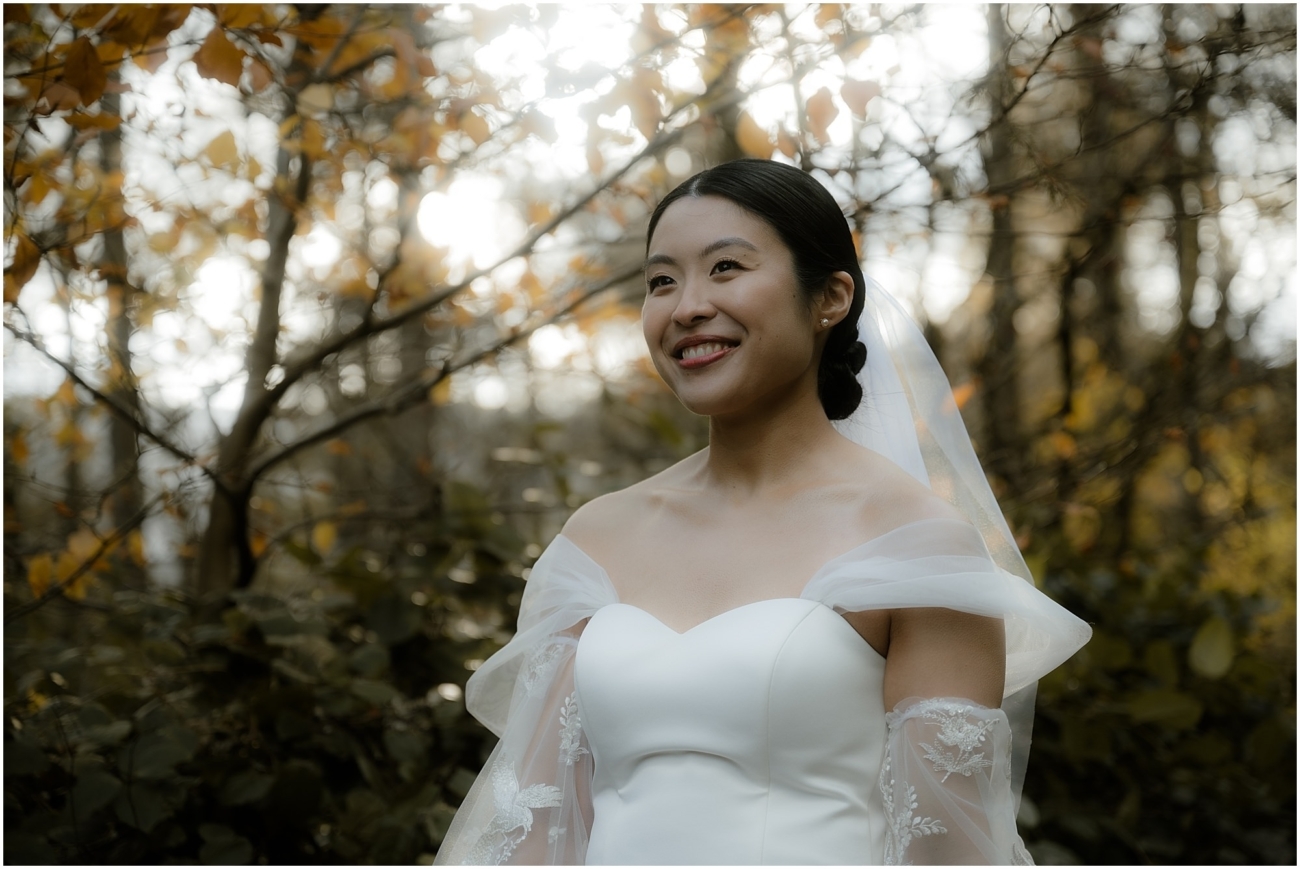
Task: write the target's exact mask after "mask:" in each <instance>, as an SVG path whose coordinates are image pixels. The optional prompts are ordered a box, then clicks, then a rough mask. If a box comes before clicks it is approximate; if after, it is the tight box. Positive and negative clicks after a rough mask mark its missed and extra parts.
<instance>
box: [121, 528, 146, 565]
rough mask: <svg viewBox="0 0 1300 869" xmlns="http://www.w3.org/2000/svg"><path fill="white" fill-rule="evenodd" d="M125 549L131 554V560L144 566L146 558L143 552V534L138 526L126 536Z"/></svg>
mask: <svg viewBox="0 0 1300 869" xmlns="http://www.w3.org/2000/svg"><path fill="white" fill-rule="evenodd" d="M126 551H127V553H128V554H129V555H130V556H131V560H132V561H134V562H135V563H136V564H138V565H139V566H140V567H144V566H145V564H146V563H148V559H146V558H145V554H144V534H143V533H142V532H141V531H140V529H139V528H137V529H135V530H134V531H132V532H131V533H130V534H128V535H127V536H126Z"/></svg>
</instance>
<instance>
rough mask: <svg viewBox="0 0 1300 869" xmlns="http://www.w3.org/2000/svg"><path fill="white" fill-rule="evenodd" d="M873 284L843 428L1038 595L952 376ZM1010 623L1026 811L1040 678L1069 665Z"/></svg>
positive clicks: (1078, 630)
mask: <svg viewBox="0 0 1300 869" xmlns="http://www.w3.org/2000/svg"><path fill="white" fill-rule="evenodd" d="M865 282H866V293H865V299H864V304H863V309H862V315H861V317H860V318H859V320H858V340H860V341H862V343H863V344H864V345H865V346H866V348H867V362H866V365H864V366H863V368H862V370H861V371H860V372H859V374H858V381H859V383H860V384H861V385H862V394H863V401H862V404H861V405H859V407H858V409H857V410H856V411H855V412H854V413H853V414H852V415H851V416H849V417H848V418H847V419H844V420H841V421H839V422H837V423H835V427H836V428H837V429H838V430H839V432H840V433H841V434H843V435H844V436H845V437H847V438H849V439H850V440H852V441H854V442H855V443H858V444H861V445H862V446H865V447H867V448H869V449H871V450H874V451H875V452H877V453H880V454H881V455H883V456H885V457H886V458H888V459H890V460H891V461H893V462H894V464H896V465H898V466H899V467H901V468H903V469H904V470H905V471H907V472H908V473H909V474H911V475H912V476H913V477H915V478H916V479H917V480H919V481H920V482H921V483H923V484H925V485H926V486H928V487H929V488H930V490H931V491H933V492H934V493H935V494H937V495H939V496H941V497H943V498H944V499H945V500H947V501H949V502H950V503H952V504H953V505H954V506H956V507H957V508H958V509H959V510H961V511H962V513H963V514H965V516H966V518H967V519H968V520H969V521H970V523H971V524H972V525H974V526H975V528H976V529H977V530H978V531H979V533H980V536H981V537H982V538H983V540H984V545H985V547H986V548H987V549H988V552H989V555H990V556H991V557H992V559H993V562H994V563H995V564H996V565H997V567H998V568H1000V569H1001V570H1003V571H1005V572H1006V573H1009V574H1012V575H1014V576H1016V577H1019V578H1020V579H1021V580H1023V581H1024V582H1025V583H1027V588H1026V589H1025V590H1026V591H1028V590H1029V589H1030V588H1033V582H1034V580H1033V576H1032V575H1031V574H1030V572H1029V568H1028V566H1027V565H1026V564H1025V560H1024V558H1023V557H1022V556H1021V554H1020V548H1019V547H1018V546H1017V544H1016V541H1015V538H1014V536H1013V535H1012V533H1011V529H1010V528H1009V527H1008V526H1007V521H1006V518H1005V517H1004V516H1003V514H1002V509H1001V508H1000V507H999V506H998V502H997V499H996V498H995V497H994V496H993V490H992V489H991V488H990V486H989V483H988V480H987V479H986V478H985V476H984V470H983V468H982V467H981V466H980V462H979V459H978V458H977V457H976V455H975V450H974V447H972V445H971V440H970V435H969V434H968V433H967V431H966V425H965V423H964V422H963V421H962V417H961V413H960V408H959V407H958V406H957V402H956V399H955V398H954V396H953V392H952V388H951V386H950V385H949V383H948V378H947V375H945V374H944V371H943V368H942V367H941V366H940V365H939V360H938V359H936V358H935V355H934V351H933V350H931V348H930V345H929V342H927V341H926V340H925V336H924V335H923V334H922V333H921V330H920V329H919V328H917V325H916V323H915V322H914V321H913V320H912V318H911V317H910V316H908V314H907V312H906V311H905V310H904V309H903V307H902V306H901V305H900V304H899V303H898V301H897V300H896V299H895V298H894V297H893V296H891V295H890V294H889V293H888V292H886V291H885V290H884V288H883V287H881V286H880V284H878V283H876V282H875V281H874V280H872V279H871V278H866V281H865ZM1033 597H1038V596H1037V595H1034V596H1033ZM936 605H942V604H941V603H936ZM1006 624H1007V631H1008V636H1007V650H1008V666H1007V678H1006V695H1005V697H1004V699H1003V703H1002V708H1003V710H1004V711H1005V712H1006V713H1007V717H1008V718H1009V719H1010V722H1011V732H1012V791H1013V793H1014V794H1015V798H1016V804H1017V806H1019V800H1020V791H1021V788H1022V786H1023V784H1024V776H1025V768H1026V764H1027V762H1028V758H1029V742H1030V737H1031V731H1032V727H1033V717H1034V712H1033V710H1034V695H1035V692H1036V688H1037V684H1038V683H1037V677H1038V675H1041V674H1042V673H1043V672H1046V671H1047V670H1050V669H1052V668H1054V667H1055V666H1057V664H1059V663H1060V662H1061V661H1060V660H1052V661H1051V664H1050V666H1047V667H1045V666H1044V665H1045V663H1046V661H1044V658H1045V657H1046V658H1048V659H1055V658H1057V657H1058V654H1051V653H1048V654H1047V655H1044V654H1043V653H1044V652H1048V649H1047V646H1049V645H1054V644H1055V642H1054V641H1053V639H1048V638H1046V637H1044V636H1043V635H1042V633H1041V632H1040V631H1026V630H1025V628H1026V627H1027V626H1026V625H1023V624H1021V623H1020V621H1019V620H1017V619H1015V618H1008V619H1007V622H1006ZM1060 631H1061V632H1062V634H1063V635H1059V636H1057V637H1055V638H1054V640H1055V641H1056V642H1060V644H1061V648H1062V649H1069V653H1071V654H1072V653H1073V651H1074V650H1075V649H1077V648H1078V647H1079V646H1081V645H1082V644H1083V643H1084V642H1086V641H1087V639H1088V636H1089V634H1090V633H1091V632H1090V631H1089V629H1088V628H1087V626H1086V625H1084V624H1083V623H1082V622H1080V621H1078V620H1077V619H1073V624H1071V623H1070V621H1069V620H1062V623H1061V625H1060ZM1035 634H1036V635H1037V636H1036V637H1035V636H1033V635H1035ZM1018 659H1020V660H1023V661H1024V663H1023V664H1022V665H1021V666H1017V664H1019V663H1020V661H1018ZM1061 660H1064V659H1063V658H1062V659H1061Z"/></svg>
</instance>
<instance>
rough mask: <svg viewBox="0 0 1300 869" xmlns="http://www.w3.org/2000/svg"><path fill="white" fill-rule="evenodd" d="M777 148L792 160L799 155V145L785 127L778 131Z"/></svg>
mask: <svg viewBox="0 0 1300 869" xmlns="http://www.w3.org/2000/svg"><path fill="white" fill-rule="evenodd" d="M776 147H777V150H779V151H780V152H781V153H782V154H784V155H785V156H787V157H789V158H790V159H791V160H793V159H794V157H795V155H796V154H798V153H799V145H798V143H796V142H795V140H794V136H791V135H790V134H789V133H787V132H786V131H785V127H781V128H780V129H778V130H777V131H776Z"/></svg>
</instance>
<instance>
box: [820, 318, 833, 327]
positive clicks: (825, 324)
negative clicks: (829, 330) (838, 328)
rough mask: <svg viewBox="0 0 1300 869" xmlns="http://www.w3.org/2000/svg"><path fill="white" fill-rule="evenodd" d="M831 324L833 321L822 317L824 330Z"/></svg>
mask: <svg viewBox="0 0 1300 869" xmlns="http://www.w3.org/2000/svg"><path fill="white" fill-rule="evenodd" d="M830 324H831V321H830V320H828V319H826V318H825V317H822V328H823V329H825V328H826V327H827V326H829V325H830Z"/></svg>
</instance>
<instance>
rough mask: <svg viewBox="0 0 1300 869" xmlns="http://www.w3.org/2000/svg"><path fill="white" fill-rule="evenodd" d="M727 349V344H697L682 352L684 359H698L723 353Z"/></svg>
mask: <svg viewBox="0 0 1300 869" xmlns="http://www.w3.org/2000/svg"><path fill="white" fill-rule="evenodd" d="M725 349H727V345H725V344H717V343H714V344H695V345H693V346H691V347H687V348H686V349H685V350H683V351H682V359H698V358H700V357H701V356H708V355H710V354H713V353H721V352H722V351H723V350H725Z"/></svg>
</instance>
